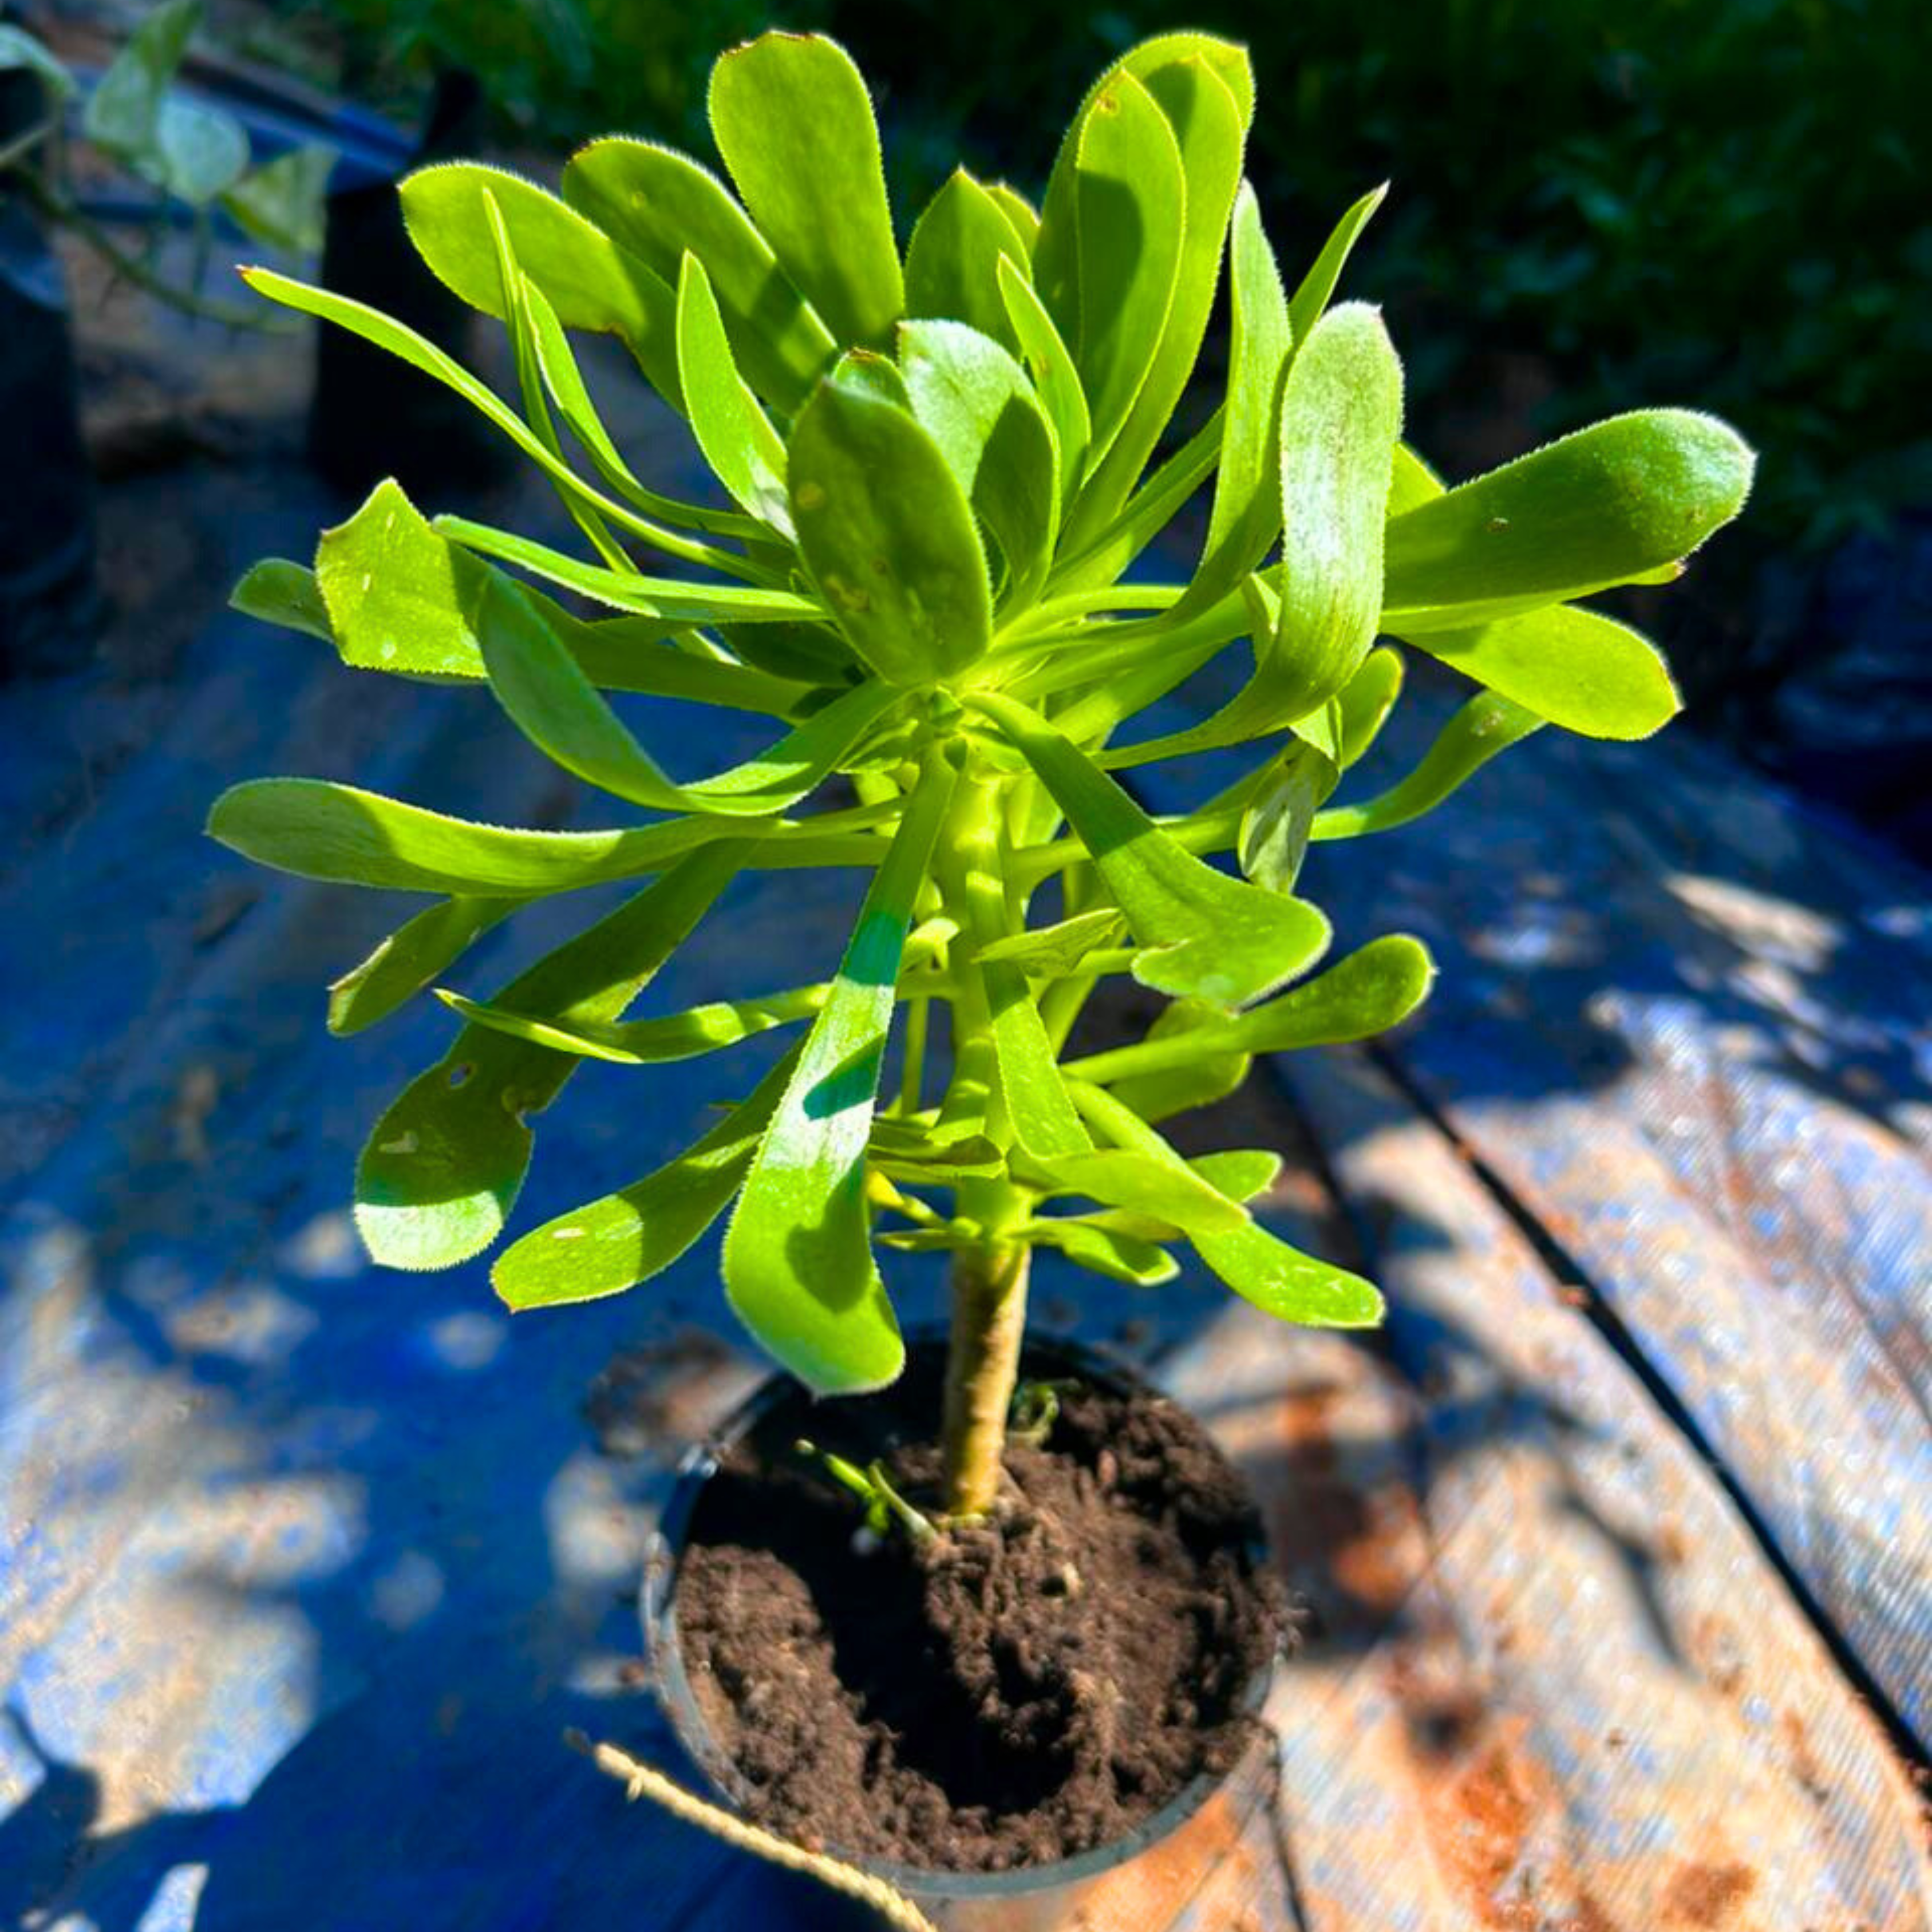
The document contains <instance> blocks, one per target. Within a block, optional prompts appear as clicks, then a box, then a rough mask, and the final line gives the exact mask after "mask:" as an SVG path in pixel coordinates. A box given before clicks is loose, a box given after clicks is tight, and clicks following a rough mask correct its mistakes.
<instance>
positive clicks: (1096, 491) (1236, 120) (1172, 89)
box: [1076, 34, 1254, 535]
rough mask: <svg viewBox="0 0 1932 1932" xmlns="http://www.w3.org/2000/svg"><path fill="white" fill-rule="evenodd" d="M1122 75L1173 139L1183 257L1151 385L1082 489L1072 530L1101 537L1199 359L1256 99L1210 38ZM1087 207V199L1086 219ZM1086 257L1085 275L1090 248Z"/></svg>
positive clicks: (1246, 75) (1136, 53) (1230, 56)
mask: <svg viewBox="0 0 1932 1932" xmlns="http://www.w3.org/2000/svg"><path fill="white" fill-rule="evenodd" d="M1121 68H1122V69H1123V70H1124V71H1125V72H1126V73H1127V74H1131V75H1133V77H1135V78H1136V80H1139V82H1140V83H1142V86H1145V88H1146V89H1147V91H1148V94H1149V95H1151V97H1152V98H1153V100H1154V104H1155V105H1156V107H1157V108H1158V109H1159V110H1160V113H1162V115H1163V116H1164V117H1165V118H1166V121H1167V123H1168V125H1169V129H1170V130H1171V131H1172V134H1173V136H1174V141H1175V151H1176V153H1177V154H1178V157H1179V160H1180V163H1181V175H1182V180H1183V184H1184V187H1183V205H1184V222H1183V226H1182V227H1181V231H1180V233H1179V235H1178V241H1179V243H1180V251H1179V255H1178V260H1177V261H1176V263H1175V272H1174V279H1173V293H1172V301H1171V302H1170V303H1169V306H1168V308H1167V312H1166V317H1165V318H1164V320H1163V323H1162V326H1161V329H1160V337H1159V342H1158V346H1157V347H1155V348H1154V350H1153V353H1152V354H1151V357H1150V359H1149V360H1148V365H1147V372H1146V378H1145V381H1144V382H1142V383H1140V384H1139V386H1138V388H1137V389H1136V393H1135V395H1134V398H1133V403H1132V406H1131V407H1130V410H1129V411H1128V413H1127V419H1126V422H1124V425H1122V428H1121V434H1120V436H1119V438H1118V440H1117V441H1116V442H1115V444H1114V446H1113V447H1112V449H1109V450H1108V451H1106V454H1105V455H1104V456H1103V458H1102V459H1101V460H1100V462H1099V463H1097V465H1096V466H1095V467H1094V471H1093V472H1092V474H1091V475H1090V476H1089V477H1088V480H1087V482H1086V484H1085V485H1084V486H1083V488H1082V503H1081V506H1080V510H1079V515H1078V517H1077V518H1076V522H1077V523H1080V524H1082V526H1084V528H1085V529H1087V530H1092V529H1097V528H1099V527H1100V526H1101V525H1102V524H1103V523H1105V522H1106V520H1108V519H1109V517H1111V516H1112V514H1113V513H1114V512H1115V510H1117V509H1118V508H1119V506H1120V505H1121V504H1122V503H1123V502H1125V501H1126V500H1127V496H1128V494H1129V493H1130V491H1131V490H1133V487H1134V484H1136V481H1138V480H1139V476H1140V474H1141V472H1142V470H1143V469H1145V467H1146V466H1147V462H1148V458H1149V457H1150V456H1151V455H1153V453H1154V447H1155V446H1156V444H1157V443H1159V441H1160V437H1161V434H1162V432H1163V431H1164V430H1165V429H1166V427H1167V425H1168V420H1169V418H1170V417H1171V416H1172V415H1173V413H1174V409H1175V404H1177V403H1178V402H1179V401H1180V400H1181V393H1182V392H1183V391H1184V389H1186V388H1187V380H1188V377H1189V376H1190V374H1192V373H1193V368H1194V363H1195V359H1196V357H1197V356H1199V354H1200V353H1201V341H1202V336H1203V335H1205V333H1206V332H1207V327H1208V314H1209V312H1210V311H1211V310H1212V308H1213V307H1214V293H1215V289H1216V286H1217V282H1218V281H1219V279H1220V267H1221V251H1222V247H1223V242H1224V241H1225V239H1226V236H1227V233H1228V220H1229V214H1230V213H1231V211H1232V208H1233V207H1234V203H1235V191H1236V189H1237V188H1238V186H1239V184H1240V181H1241V158H1242V153H1243V150H1244V147H1245V145H1246V142H1247V131H1248V120H1249V117H1250V113H1252V111H1253V98H1254V81H1253V74H1251V72H1250V70H1249V67H1248V60H1247V52H1246V51H1245V50H1244V49H1242V48H1240V47H1238V46H1235V45H1233V44H1232V43H1230V42H1228V41H1225V40H1211V39H1210V38H1208V37H1207V36H1205V35H1204V34H1168V35H1164V36H1163V37H1161V38H1160V39H1159V40H1150V41H1147V42H1144V43H1142V45H1141V46H1138V47H1136V48H1135V49H1133V50H1132V51H1131V52H1129V53H1128V54H1127V55H1125V56H1124V58H1123V59H1122V61H1121ZM1103 98H1104V97H1103ZM1244 101H1245V102H1246V103H1247V105H1246V106H1244V104H1243V103H1244ZM1157 172H1158V171H1157ZM1087 207H1088V199H1087V197H1085V196H1083V197H1082V203H1081V208H1082V217H1083V218H1084V217H1085V213H1086V210H1087ZM1085 268H1086V256H1085V249H1084V248H1083V249H1082V272H1083V274H1084V272H1085ZM1081 319H1082V325H1083V326H1088V325H1089V324H1091V321H1092V319H1093V311H1091V309H1090V308H1088V305H1087V302H1086V298H1085V295H1084V294H1083V296H1082V305H1081ZM1085 367H1086V365H1085V362H1083V363H1082V368H1083V369H1084V368H1085ZM1096 416H1097V418H1098V419H1101V420H1103V421H1104V413H1103V412H1102V411H1101V410H1099V409H1098V408H1097V410H1096ZM1076 535H1078V532H1076Z"/></svg>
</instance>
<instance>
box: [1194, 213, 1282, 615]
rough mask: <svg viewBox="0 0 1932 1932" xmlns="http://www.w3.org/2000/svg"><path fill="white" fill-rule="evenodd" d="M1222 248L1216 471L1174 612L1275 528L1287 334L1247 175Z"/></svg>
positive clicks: (1254, 551)
mask: <svg viewBox="0 0 1932 1932" xmlns="http://www.w3.org/2000/svg"><path fill="white" fill-rule="evenodd" d="M1228 254H1229V284H1230V286H1231V288H1232V303H1233V323H1232V339H1231V341H1230V343H1229V353H1228V399H1227V403H1226V407H1224V409H1223V412H1222V419H1221V460H1220V472H1219V473H1218V475H1217V477H1216V478H1215V483H1214V511H1213V514H1212V515H1211V517H1210V518H1209V520H1208V541H1207V542H1206V544H1205V545H1204V546H1203V547H1202V552H1201V562H1200V566H1199V568H1198V569H1197V570H1196V572H1195V574H1194V581H1193V583H1191V584H1190V586H1188V590H1187V595H1186V596H1185V597H1184V598H1182V599H1181V602H1180V604H1178V605H1176V606H1175V610H1176V612H1177V613H1181V612H1185V613H1192V612H1193V611H1196V610H1205V609H1207V608H1208V607H1209V606H1210V605H1211V604H1214V603H1217V602H1218V601H1220V599H1221V598H1223V597H1225V596H1226V595H1227V593H1228V592H1229V591H1231V590H1232V589H1235V588H1236V587H1237V586H1238V585H1239V583H1241V580H1242V578H1243V577H1246V576H1247V574H1248V573H1249V572H1250V571H1252V570H1253V569H1254V568H1256V566H1257V565H1259V563H1260V562H1261V561H1262V558H1264V557H1265V556H1267V554H1268V551H1269V550H1270V549H1271V547H1273V545H1274V540H1275V538H1277V536H1279V535H1280V534H1281V521H1282V510H1281V438H1280V421H1281V383H1282V372H1283V370H1285V369H1286V367H1287V366H1288V351H1289V344H1290V342H1291V341H1292V340H1293V338H1292V335H1291V333H1290V331H1289V320H1288V299H1287V297H1286V296H1284V295H1283V293H1282V287H1281V273H1280V270H1279V269H1277V267H1276V266H1275V259H1274V250H1273V249H1272V248H1270V247H1269V246H1268V235H1267V232H1266V231H1265V229H1263V228H1262V217H1261V210H1260V208H1259V205H1258V204H1257V203H1256V199H1255V191H1254V190H1253V188H1252V187H1250V186H1249V185H1248V184H1247V182H1246V181H1244V182H1243V183H1242V184H1241V192H1240V193H1239V194H1238V196H1236V197H1235V210H1234V217H1233V223H1232V228H1231V230H1230V233H1229V239H1228Z"/></svg>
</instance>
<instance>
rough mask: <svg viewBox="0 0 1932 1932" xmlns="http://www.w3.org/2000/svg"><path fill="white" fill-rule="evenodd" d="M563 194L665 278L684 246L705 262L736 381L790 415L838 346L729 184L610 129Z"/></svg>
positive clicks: (572, 165)
mask: <svg viewBox="0 0 1932 1932" xmlns="http://www.w3.org/2000/svg"><path fill="white" fill-rule="evenodd" d="M563 198H564V199H565V201H567V202H568V203H569V204H570V205H571V207H573V208H575V209H577V211H578V212H579V213H580V214H583V215H585V216H586V217H588V218H589V220H592V222H594V223H595V224H596V225H597V226H598V227H599V228H601V229H603V230H604V233H606V234H607V235H608V236H611V237H612V239H613V240H615V241H616V242H617V243H618V244H619V246H620V247H622V248H626V249H628V250H629V251H630V252H631V254H634V255H635V256H636V257H637V258H638V260H640V261H642V262H644V263H647V264H648V265H649V266H650V267H651V268H652V269H654V270H655V272H656V273H657V274H658V275H659V276H660V277H661V278H662V279H663V280H664V281H665V282H666V283H667V284H669V285H670V286H671V287H676V283H677V278H678V269H679V263H681V262H682V260H683V259H684V257H685V254H687V253H688V254H693V255H695V256H696V257H697V259H698V260H699V261H700V262H701V263H703V265H704V272H705V274H706V276H707V277H708V278H709V281H710V283H711V287H712V293H714V294H715V296H716V298H717V301H718V309H719V311H720V313H721V314H722V316H723V317H724V328H725V331H726V333H727V335H729V336H730V340H731V349H732V353H733V356H734V357H735V358H736V361H737V363H738V366H739V369H740V370H741V371H742V373H743V374H744V377H745V380H746V381H747V382H748V383H750V384H751V387H752V388H753V389H755V390H756V391H757V392H758V394H759V395H761V396H763V398H765V400H766V401H767V402H769V403H770V404H772V406H773V407H775V408H776V409H778V410H782V411H783V412H784V413H786V414H787V415H790V413H792V412H793V411H794V410H796V409H797V408H798V407H799V404H801V403H802V402H803V401H805V398H806V396H807V395H809V394H810V392H811V385H812V383H814V381H815V380H817V377H818V376H819V375H820V374H822V373H823V370H824V368H825V366H826V364H827V363H828V362H830V361H831V359H832V356H833V355H834V354H835V353H836V351H837V348H838V345H837V344H835V342H834V341H832V334H831V332H830V331H829V329H827V328H826V326H825V323H824V321H823V318H821V317H820V315H819V314H818V313H817V311H816V310H815V309H814V308H812V306H811V304H810V303H809V302H807V301H806V300H805V298H804V296H802V295H800V294H799V292H798V290H796V288H794V287H793V286H792V284H790V281H787V279H786V277H785V274H784V270H783V269H781V268H780V267H779V266H778V257H776V256H775V255H774V254H772V249H771V245H770V244H769V242H767V241H766V239H765V238H764V236H762V235H761V234H760V233H758V230H757V228H756V226H754V224H753V223H752V221H751V217H749V216H748V214H745V211H744V209H743V208H741V207H740V206H739V205H738V203H737V202H736V200H735V199H733V196H732V194H731V192H730V190H729V189H728V188H727V187H725V185H724V183H723V182H722V181H720V180H719V179H718V177H717V176H716V175H714V174H712V172H711V171H710V170H709V169H708V168H705V167H702V166H700V165H699V164H698V163H697V162H696V161H694V160H692V159H691V157H689V156H688V154H679V153H677V152H676V151H675V150H673V149H672V148H661V147H659V146H658V145H655V143H654V142H649V141H639V140H633V139H629V138H628V137H627V136H621V135H617V136H611V137H610V138H609V139H604V140H601V141H593V142H591V143H590V145H589V146H588V147H586V148H580V150H579V151H577V154H574V156H573V157H571V160H570V162H569V164H568V166H566V167H565V169H564V171H563Z"/></svg>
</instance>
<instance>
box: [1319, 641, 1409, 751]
mask: <svg viewBox="0 0 1932 1932" xmlns="http://www.w3.org/2000/svg"><path fill="white" fill-rule="evenodd" d="M1401 695H1402V654H1401V653H1400V652H1399V651H1392V650H1391V649H1389V647H1388V646H1387V645H1386V644H1378V645H1377V646H1376V648H1375V649H1373V650H1372V651H1371V652H1370V653H1369V654H1368V655H1367V657H1365V658H1364V659H1363V660H1362V665H1361V670H1358V671H1357V672H1356V673H1355V676H1353V677H1352V678H1351V679H1349V682H1347V683H1346V684H1345V685H1343V687H1342V688H1341V691H1340V694H1338V695H1337V698H1336V700H1335V701H1336V703H1337V706H1339V708H1340V715H1341V743H1340V747H1339V749H1340V764H1341V766H1342V769H1343V770H1344V771H1346V770H1347V769H1349V766H1351V765H1353V764H1358V763H1361V760H1362V759H1363V758H1364V757H1367V754H1368V750H1369V747H1370V745H1373V743H1374V742H1376V738H1377V736H1379V734H1380V733H1381V731H1382V726H1383V725H1384V724H1385V723H1387V722H1388V715H1389V713H1390V712H1391V711H1393V710H1394V709H1395V701H1396V700H1397V698H1398V697H1400V696H1401Z"/></svg>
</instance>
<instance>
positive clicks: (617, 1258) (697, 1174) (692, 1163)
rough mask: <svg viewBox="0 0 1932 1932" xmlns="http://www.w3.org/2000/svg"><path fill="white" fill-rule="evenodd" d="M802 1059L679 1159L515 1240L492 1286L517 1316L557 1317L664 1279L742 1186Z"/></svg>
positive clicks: (771, 1077)
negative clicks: (532, 1312)
mask: <svg viewBox="0 0 1932 1932" xmlns="http://www.w3.org/2000/svg"><path fill="white" fill-rule="evenodd" d="M797 1058H798V1056H797V1053H796V1051H795V1050H794V1051H793V1052H791V1053H788V1054H787V1055H785V1057H784V1058H783V1059H782V1060H781V1061H779V1062H778V1064H777V1065H776V1066H775V1067H773V1068H772V1070H771V1071H770V1073H767V1074H766V1076H765V1077H764V1079H763V1080H761V1081H760V1082H759V1083H758V1085H757V1087H756V1088H754V1090H753V1091H752V1093H751V1097H750V1098H749V1099H748V1100H742V1101H740V1102H739V1104H738V1105H737V1106H736V1107H734V1108H733V1109H732V1110H731V1111H730V1113H728V1114H727V1115H725V1117H724V1119H723V1120H721V1121H719V1122H718V1124H717V1126H715V1127H713V1128H712V1130H711V1131H710V1132H709V1133H708V1134H706V1136H704V1137H703V1139H702V1140H700V1141H699V1142H697V1143H696V1145H694V1146H691V1147H688V1148H686V1149H685V1151H684V1152H683V1153H682V1154H679V1156H678V1157H677V1158H676V1160H672V1161H667V1163H665V1164H664V1166H662V1167H661V1168H658V1169H656V1170H655V1172H652V1173H650V1174H648V1175H646V1176H645V1177H644V1178H643V1180H641V1181H633V1182H632V1183H631V1185H630V1186H629V1187H626V1188H623V1189H622V1190H619V1192H618V1193H615V1194H607V1195H605V1196H604V1198H603V1199H601V1200H600V1201H592V1202H588V1203H586V1205H584V1206H583V1207H581V1208H573V1209H572V1210H571V1212H570V1213H568V1214H559V1216H558V1217H556V1220H553V1221H547V1222H545V1223H544V1225H543V1226H541V1228H537V1229H532V1232H530V1233H529V1234H527V1235H524V1236H523V1238H521V1239H520V1240H519V1241H513V1242H512V1243H511V1244H510V1246H509V1247H507V1248H505V1250H503V1252H502V1254H501V1255H500V1256H498V1258H497V1260H496V1265H495V1266H494V1267H493V1268H491V1270H490V1286H492V1287H493V1288H494V1289H496V1292H497V1294H498V1295H499V1296H501V1297H502V1299H503V1300H504V1301H505V1302H507V1303H508V1304H509V1306H510V1307H512V1308H514V1309H525V1308H555V1307H561V1306H562V1305H564V1304H566V1303H569V1302H574V1301H598V1300H599V1299H601V1298H602V1297H603V1296H604V1295H621V1294H622V1292H624V1291H625V1289H628V1288H634V1287H636V1286H637V1284H638V1283H640V1282H644V1281H649V1280H650V1278H651V1277H652V1276H653V1275H655V1274H661V1272H662V1271H664V1269H666V1268H668V1267H670V1265H671V1263H672V1262H674V1261H676V1259H678V1258H679V1256H682V1254H684V1253H686V1251H687V1250H688V1249H689V1248H690V1247H691V1244H693V1243H694V1241H697V1238H698V1237H699V1236H700V1235H702V1234H703V1232H704V1231H705V1229H707V1228H708V1227H709V1226H710V1225H711V1224H712V1222H713V1221H715V1220H717V1218H718V1216H719V1215H720V1214H723V1213H724V1209H725V1208H726V1206H727V1205H728V1203H729V1202H730V1199H731V1197H732V1196H733V1195H734V1194H736V1193H737V1191H738V1190H739V1187H740V1186H741V1185H742V1184H743V1181H744V1178H745V1175H746V1174H747V1173H748V1172H749V1171H750V1169H751V1157H752V1156H753V1155H754V1154H756V1153H757V1148H758V1142H759V1141H760V1139H762V1138H763V1134H764V1131H765V1129H766V1125H767V1124H769V1121H770V1119H771V1117H772V1110H773V1109H775V1107H776V1106H777V1105H778V1097H779V1096H780V1095H781V1094H782V1093H783V1092H784V1089H785V1086H786V1083H787V1082H788V1081H789V1080H790V1078H791V1075H792V1070H793V1067H794V1066H795V1065H796V1062H797Z"/></svg>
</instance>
